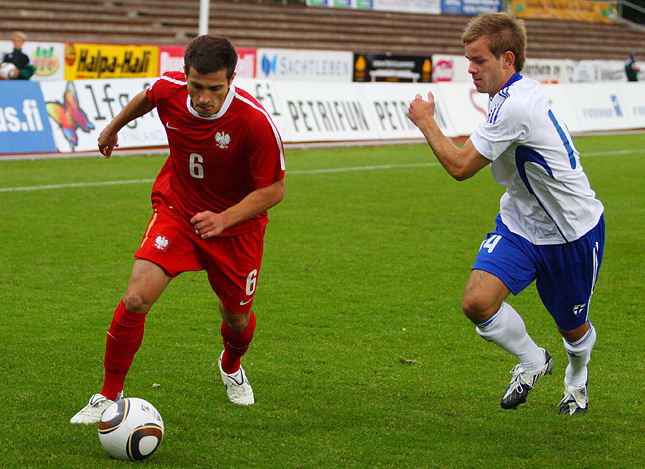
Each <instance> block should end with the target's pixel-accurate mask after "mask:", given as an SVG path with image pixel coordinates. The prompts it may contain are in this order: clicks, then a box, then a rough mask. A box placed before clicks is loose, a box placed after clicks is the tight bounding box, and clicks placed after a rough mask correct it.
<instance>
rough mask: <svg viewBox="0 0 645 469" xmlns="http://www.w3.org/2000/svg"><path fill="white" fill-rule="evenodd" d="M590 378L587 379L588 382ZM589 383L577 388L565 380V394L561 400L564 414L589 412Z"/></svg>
mask: <svg viewBox="0 0 645 469" xmlns="http://www.w3.org/2000/svg"><path fill="white" fill-rule="evenodd" d="M588 382H589V380H588V379H587V383H588ZM587 383H585V385H584V386H582V387H579V388H576V387H574V386H569V385H568V384H567V381H566V380H565V381H564V394H563V396H562V400H561V401H560V413H561V414H564V415H578V414H582V413H584V412H587V409H588V408H589V396H588V393H587Z"/></svg>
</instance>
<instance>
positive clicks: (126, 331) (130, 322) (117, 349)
mask: <svg viewBox="0 0 645 469" xmlns="http://www.w3.org/2000/svg"><path fill="white" fill-rule="evenodd" d="M145 322H146V315H145V314H139V313H133V312H131V311H128V310H127V309H125V305H124V304H123V301H121V303H119V306H118V307H117V308H116V311H114V318H113V319H112V324H111V325H110V329H109V330H108V332H107V343H106V345H105V361H104V365H105V381H103V389H102V390H101V394H103V395H104V396H105V397H107V398H108V399H112V400H115V399H116V396H117V393H119V392H121V391H123V382H124V381H125V375H127V374H128V370H130V365H132V359H133V358H134V354H135V353H137V350H139V347H140V346H141V342H142V341H143V326H144V324H145Z"/></svg>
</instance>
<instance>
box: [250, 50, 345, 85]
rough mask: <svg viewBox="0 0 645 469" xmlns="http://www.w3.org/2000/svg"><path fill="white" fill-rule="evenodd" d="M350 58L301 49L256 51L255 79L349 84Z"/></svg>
mask: <svg viewBox="0 0 645 469" xmlns="http://www.w3.org/2000/svg"><path fill="white" fill-rule="evenodd" d="M353 72H354V54H353V53H352V52H335V51H320V50H302V49H298V50H297V49H263V48H260V49H257V62H256V70H255V77H256V78H259V79H270V80H290V81H307V82H318V81H324V82H345V83H349V82H351V81H352V76H353Z"/></svg>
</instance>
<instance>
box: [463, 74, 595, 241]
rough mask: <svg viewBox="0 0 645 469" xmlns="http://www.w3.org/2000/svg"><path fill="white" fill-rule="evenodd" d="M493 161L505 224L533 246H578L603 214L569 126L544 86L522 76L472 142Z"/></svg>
mask: <svg viewBox="0 0 645 469" xmlns="http://www.w3.org/2000/svg"><path fill="white" fill-rule="evenodd" d="M470 139H471V141H472V143H473V145H474V146H475V148H476V149H477V151H478V152H479V153H480V154H481V155H482V156H484V157H485V158H486V159H489V160H491V164H490V168H491V172H492V174H493V178H494V179H495V181H496V182H497V183H498V184H501V185H502V186H506V193H505V194H504V195H503V196H502V198H501V200H500V215H501V217H502V221H503V222H504V224H505V225H506V226H507V227H508V228H509V229H510V230H511V231H512V232H513V233H515V234H518V235H520V236H522V237H524V238H526V239H527V240H528V241H530V242H531V243H533V244H562V243H567V242H571V241H575V240H577V239H578V238H580V237H582V236H583V235H585V234H586V233H587V232H588V231H589V230H591V229H592V228H594V227H595V226H596V224H597V223H598V221H599V220H600V217H601V215H602V213H603V205H602V203H601V202H600V201H599V200H598V199H596V197H595V195H596V194H595V193H594V191H593V190H591V186H590V185H589V181H588V179H587V176H586V175H585V173H584V171H583V169H582V166H581V164H580V158H579V156H580V155H579V153H578V150H576V147H575V146H574V144H573V140H572V138H571V135H570V134H569V130H568V129H567V127H566V125H564V123H563V122H561V121H560V120H559V119H558V118H557V117H556V115H555V114H554V113H553V111H552V110H551V107H550V106H549V99H548V98H547V97H546V95H545V94H544V91H543V90H542V87H541V86H540V85H539V83H538V82H536V81H535V80H532V79H530V78H525V77H523V76H522V75H520V74H519V73H516V74H515V75H513V77H512V78H511V79H510V80H509V81H508V83H507V84H506V85H505V86H504V88H502V90H501V91H500V92H499V93H497V94H496V95H495V96H494V97H493V98H492V99H491V100H490V103H489V110H488V118H487V120H486V122H484V123H483V124H481V125H480V126H479V128H478V129H477V130H476V131H475V133H474V134H473V135H472V136H471V137H470Z"/></svg>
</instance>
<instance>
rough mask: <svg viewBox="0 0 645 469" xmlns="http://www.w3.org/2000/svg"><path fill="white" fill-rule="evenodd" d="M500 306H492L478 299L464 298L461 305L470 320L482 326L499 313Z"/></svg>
mask: <svg viewBox="0 0 645 469" xmlns="http://www.w3.org/2000/svg"><path fill="white" fill-rule="evenodd" d="M499 307H500V305H495V304H493V305H492V304H491V303H490V302H488V301H482V299H481V298H477V297H469V296H466V297H464V299H463V301H462V303H461V309H462V311H463V312H464V314H465V315H466V317H467V318H468V319H470V320H471V321H472V322H473V323H474V324H481V323H482V322H485V321H486V320H488V319H489V318H490V317H491V316H492V315H493V314H495V313H496V312H497V310H498V309H499Z"/></svg>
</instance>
